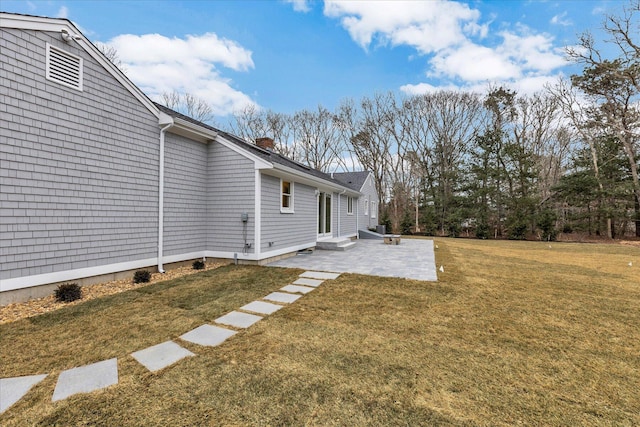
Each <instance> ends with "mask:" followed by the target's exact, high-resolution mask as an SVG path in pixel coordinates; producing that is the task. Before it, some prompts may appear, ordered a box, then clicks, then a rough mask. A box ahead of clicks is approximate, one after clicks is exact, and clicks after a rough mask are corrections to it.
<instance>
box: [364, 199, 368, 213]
mask: <svg viewBox="0 0 640 427" xmlns="http://www.w3.org/2000/svg"><path fill="white" fill-rule="evenodd" d="M364 216H369V197H368V196H367V197H365V198H364Z"/></svg>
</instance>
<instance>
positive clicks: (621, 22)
mask: <svg viewBox="0 0 640 427" xmlns="http://www.w3.org/2000/svg"><path fill="white" fill-rule="evenodd" d="M604 31H605V32H606V33H607V34H608V35H609V36H611V39H610V40H608V41H607V42H608V44H609V45H613V46H615V47H616V48H617V56H616V57H615V58H614V59H608V58H605V57H603V55H602V52H601V50H600V48H599V47H598V46H597V45H596V42H595V40H594V38H593V36H592V35H591V34H590V33H588V32H586V33H584V34H582V35H581V36H580V38H579V44H578V47H577V48H569V49H568V50H567V54H568V56H569V57H570V58H571V59H572V60H573V61H574V62H577V63H579V64H582V65H583V66H584V70H583V74H582V75H575V76H572V78H571V80H572V83H573V85H574V87H576V88H578V89H580V90H581V91H582V92H583V94H584V95H585V96H586V97H587V98H588V99H589V100H590V101H591V102H592V103H593V104H594V105H595V106H597V108H598V109H599V112H600V116H599V117H600V120H599V122H600V123H599V125H600V127H601V128H603V129H610V130H611V132H612V133H613V134H615V135H616V136H617V138H618V141H619V142H620V144H621V145H622V149H623V150H624V153H625V154H626V156H627V159H628V163H629V172H630V174H631V178H632V182H633V189H634V195H635V205H636V236H640V179H639V176H638V162H637V160H636V159H637V157H638V144H639V140H640V44H638V42H637V40H636V39H640V0H634V1H632V2H631V3H630V5H629V6H628V7H626V8H625V9H624V11H623V13H622V16H615V15H609V16H607V17H606V19H605V22H604Z"/></svg>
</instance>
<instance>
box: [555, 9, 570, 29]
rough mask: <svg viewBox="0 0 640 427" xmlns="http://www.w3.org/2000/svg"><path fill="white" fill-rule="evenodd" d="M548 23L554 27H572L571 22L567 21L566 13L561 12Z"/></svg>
mask: <svg viewBox="0 0 640 427" xmlns="http://www.w3.org/2000/svg"><path fill="white" fill-rule="evenodd" d="M550 22H551V23H552V24H554V25H563V26H565V27H568V26H570V25H573V22H571V20H570V19H567V12H562V13H560V14H558V15H555V16H554V17H553V18H551V21H550Z"/></svg>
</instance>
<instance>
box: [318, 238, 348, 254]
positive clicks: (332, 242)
mask: <svg viewBox="0 0 640 427" xmlns="http://www.w3.org/2000/svg"><path fill="white" fill-rule="evenodd" d="M355 245H356V242H353V241H352V240H351V239H349V238H347V237H337V238H333V239H327V240H322V241H319V242H316V248H317V249H323V250H325V251H346V250H348V249H351V248H353V247H354V246H355Z"/></svg>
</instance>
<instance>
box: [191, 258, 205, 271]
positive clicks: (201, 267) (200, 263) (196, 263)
mask: <svg viewBox="0 0 640 427" xmlns="http://www.w3.org/2000/svg"><path fill="white" fill-rule="evenodd" d="M191 266H192V267H193V269H194V270H204V261H202V260H200V259H197V260H195V261H193V264H192V265H191Z"/></svg>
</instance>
